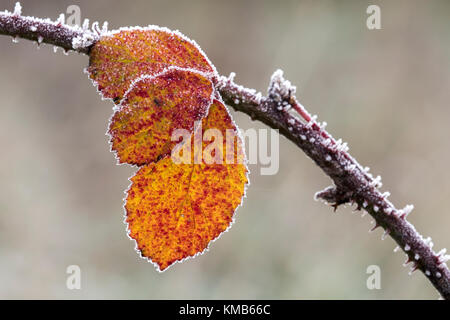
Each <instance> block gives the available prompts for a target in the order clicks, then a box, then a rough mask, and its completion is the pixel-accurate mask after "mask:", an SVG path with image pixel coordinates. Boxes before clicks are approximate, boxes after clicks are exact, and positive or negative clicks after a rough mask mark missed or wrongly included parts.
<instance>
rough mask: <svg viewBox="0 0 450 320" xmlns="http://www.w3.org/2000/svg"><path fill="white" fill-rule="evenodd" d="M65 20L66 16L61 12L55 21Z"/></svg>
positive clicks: (62, 21) (62, 22) (61, 21)
mask: <svg viewBox="0 0 450 320" xmlns="http://www.w3.org/2000/svg"><path fill="white" fill-rule="evenodd" d="M65 21H66V16H65V15H64V13H61V14H60V15H59V17H58V19H57V20H56V22H57V23H60V24H64V22H65Z"/></svg>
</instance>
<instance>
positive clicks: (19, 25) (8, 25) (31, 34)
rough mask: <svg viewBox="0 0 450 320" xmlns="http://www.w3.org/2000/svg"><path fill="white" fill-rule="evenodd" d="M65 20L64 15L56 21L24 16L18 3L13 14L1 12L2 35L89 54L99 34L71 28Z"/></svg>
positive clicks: (77, 27) (0, 26) (0, 31)
mask: <svg viewBox="0 0 450 320" xmlns="http://www.w3.org/2000/svg"><path fill="white" fill-rule="evenodd" d="M64 20H65V18H64V14H61V15H59V17H58V19H57V20H56V21H52V20H50V19H48V18H47V19H40V18H35V17H30V16H22V6H21V5H20V3H19V2H17V3H16V5H15V7H14V11H13V12H9V11H3V12H0V34H5V35H10V36H12V37H13V39H15V38H16V37H18V36H20V37H21V38H25V39H28V40H32V41H36V42H37V43H38V45H39V44H41V43H43V42H45V43H48V44H52V45H55V46H56V47H62V48H63V49H64V50H65V51H68V50H75V51H78V52H83V53H88V51H89V47H90V46H91V45H92V44H93V43H94V41H96V40H97V39H98V34H96V33H95V32H91V31H88V30H83V29H82V28H80V27H79V26H69V25H67V24H65V22H64Z"/></svg>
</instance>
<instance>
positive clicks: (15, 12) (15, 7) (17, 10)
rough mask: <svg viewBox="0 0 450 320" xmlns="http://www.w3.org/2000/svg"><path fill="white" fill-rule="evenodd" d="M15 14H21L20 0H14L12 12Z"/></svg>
mask: <svg viewBox="0 0 450 320" xmlns="http://www.w3.org/2000/svg"><path fill="white" fill-rule="evenodd" d="M13 14H14V15H15V16H21V15H22V5H21V4H20V2H16V5H15V6H14V13H13Z"/></svg>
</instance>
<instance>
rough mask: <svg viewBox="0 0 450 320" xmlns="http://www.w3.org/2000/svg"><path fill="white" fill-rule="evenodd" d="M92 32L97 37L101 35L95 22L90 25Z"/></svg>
mask: <svg viewBox="0 0 450 320" xmlns="http://www.w3.org/2000/svg"><path fill="white" fill-rule="evenodd" d="M92 31H93V32H94V33H96V34H97V35H100V34H101V31H100V27H99V26H98V21H95V22H94V23H93V24H92Z"/></svg>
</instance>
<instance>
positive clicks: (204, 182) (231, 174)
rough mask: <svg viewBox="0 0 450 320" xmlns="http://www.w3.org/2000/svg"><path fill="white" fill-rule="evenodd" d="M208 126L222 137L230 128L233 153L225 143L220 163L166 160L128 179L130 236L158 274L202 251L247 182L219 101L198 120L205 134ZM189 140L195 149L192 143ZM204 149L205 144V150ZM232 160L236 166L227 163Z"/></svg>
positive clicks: (226, 223)
mask: <svg viewBox="0 0 450 320" xmlns="http://www.w3.org/2000/svg"><path fill="white" fill-rule="evenodd" d="M211 128H213V129H217V130H219V131H220V132H221V133H222V135H223V136H224V137H225V136H226V131H227V129H228V130H229V131H232V132H233V133H234V134H235V137H236V139H235V143H234V146H235V147H233V149H231V150H232V151H231V152H232V154H231V155H230V154H227V153H228V152H229V150H230V148H227V146H226V145H225V144H226V142H224V143H223V145H222V148H221V151H220V153H221V157H222V160H223V162H222V163H221V164H219V163H213V164H206V163H205V161H202V162H201V163H199V164H195V163H194V157H195V155H196V153H195V152H192V155H191V156H192V158H191V160H192V161H191V163H189V164H183V163H181V164H176V163H175V162H174V161H173V159H172V158H171V157H170V156H166V157H164V158H163V159H161V160H160V161H158V162H156V163H151V164H149V165H145V166H142V167H141V168H140V169H139V171H138V172H137V173H136V175H135V176H134V177H132V178H131V181H132V184H131V186H130V188H129V190H128V192H127V198H126V205H125V210H126V215H127V216H126V222H127V223H128V229H129V235H130V237H131V238H133V239H135V241H136V244H137V249H139V251H140V252H141V255H142V256H143V257H145V258H148V259H150V260H151V261H152V262H153V263H155V264H156V265H157V266H158V268H159V270H161V271H163V270H164V269H166V268H167V267H169V266H170V265H171V264H173V263H174V262H176V261H181V260H183V259H185V258H187V257H193V256H195V255H197V254H199V253H202V252H203V251H204V250H205V249H206V248H207V247H208V245H209V243H210V242H211V241H212V240H214V239H216V238H217V237H218V236H219V235H220V234H221V233H222V232H224V231H225V230H226V229H227V228H228V227H229V226H230V225H231V223H232V221H233V215H234V212H235V210H236V208H237V207H238V205H239V204H240V203H241V201H242V198H243V196H244V192H245V185H246V184H247V182H248V180H247V167H246V165H245V163H244V161H243V160H244V152H243V147H242V141H241V140H240V137H239V135H238V134H237V129H236V126H235V125H234V123H233V121H232V119H231V117H230V115H229V114H228V111H227V109H226V107H225V106H224V105H223V104H222V103H221V102H219V101H217V100H215V101H214V103H213V105H211V107H210V109H209V114H208V116H207V117H206V118H205V119H203V121H202V127H201V129H202V131H203V133H205V132H206V131H207V130H208V129H211ZM199 130H200V129H199ZM194 135H195V134H194ZM201 136H203V135H201ZM191 142H192V148H194V149H195V145H194V144H195V139H191ZM228 143H229V141H228ZM207 148H208V143H206V142H203V146H202V150H203V152H205V150H206V149H207ZM230 158H231V159H232V158H234V159H235V160H236V159H240V163H239V160H238V162H236V161H234V163H231V164H228V163H226V162H231V161H227V159H230Z"/></svg>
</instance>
